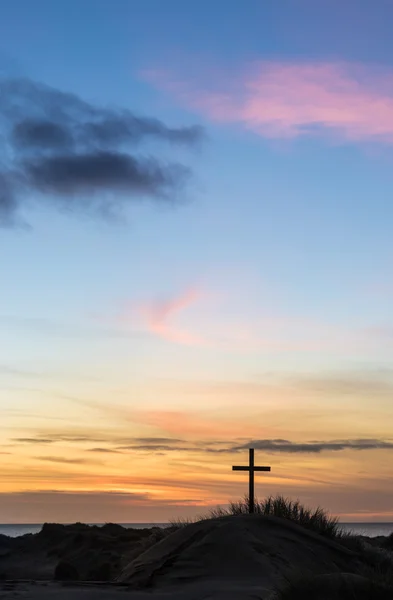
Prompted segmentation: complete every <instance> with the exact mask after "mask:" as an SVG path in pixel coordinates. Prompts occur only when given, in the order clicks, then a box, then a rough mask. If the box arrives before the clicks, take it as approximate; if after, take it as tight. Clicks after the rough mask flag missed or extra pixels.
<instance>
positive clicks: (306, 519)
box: [171, 496, 345, 539]
mask: <svg viewBox="0 0 393 600" xmlns="http://www.w3.org/2000/svg"><path fill="white" fill-rule="evenodd" d="M248 512H249V502H248V498H247V497H246V498H244V499H243V500H239V501H237V502H230V503H229V506H228V508H222V507H221V506H218V507H217V508H213V509H212V510H210V511H209V513H208V514H207V515H202V516H200V517H197V518H196V519H184V520H182V519H178V520H175V521H171V525H172V528H173V529H177V528H179V527H184V526H186V525H189V524H190V523H193V522H195V521H201V520H204V519H217V518H221V517H228V516H234V517H236V516H238V515H244V514H248ZM254 512H255V514H257V515H267V516H274V517H279V518H281V519H288V520H289V521H292V522H294V523H297V524H298V525H301V526H302V527H305V528H306V529H310V530H312V531H315V532H316V533H319V534H320V535H323V536H324V537H328V538H331V539H341V538H343V537H344V536H345V534H344V533H343V531H342V529H341V527H340V524H339V521H338V519H337V518H336V517H332V516H330V515H329V514H328V513H327V512H326V511H325V510H323V509H322V508H320V507H317V508H315V509H311V508H308V507H306V506H303V504H301V503H300V502H299V500H295V501H294V500H290V499H289V498H285V497H284V496H269V497H268V498H265V499H264V500H262V501H260V502H259V501H256V502H255V505H254Z"/></svg>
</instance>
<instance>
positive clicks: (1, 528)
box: [0, 523, 393, 537]
mask: <svg viewBox="0 0 393 600" xmlns="http://www.w3.org/2000/svg"><path fill="white" fill-rule="evenodd" d="M91 525H98V526H102V525H103V523H91ZM120 525H122V526H123V527H126V528H127V529H143V528H145V527H168V526H169V523H120ZM341 526H342V528H343V529H344V530H345V531H348V532H350V533H353V534H355V535H366V536H368V537H377V536H379V535H385V536H388V535H390V534H391V533H393V523H341ZM41 528H42V523H41V524H34V525H0V535H1V534H3V535H8V536H10V537H18V536H20V535H25V534H26V533H38V532H39V531H41Z"/></svg>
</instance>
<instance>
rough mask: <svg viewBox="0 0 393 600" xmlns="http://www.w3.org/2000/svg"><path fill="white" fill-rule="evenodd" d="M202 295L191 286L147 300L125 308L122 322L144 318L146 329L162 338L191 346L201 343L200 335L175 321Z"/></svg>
mask: <svg viewBox="0 0 393 600" xmlns="http://www.w3.org/2000/svg"><path fill="white" fill-rule="evenodd" d="M201 296H202V293H201V292H200V290H198V289H196V288H190V289H188V290H186V291H184V292H183V293H182V294H180V295H178V296H174V297H172V298H168V299H160V300H156V301H152V302H145V303H143V304H140V305H139V306H137V307H134V306H131V307H130V308H128V307H127V308H126V309H125V310H123V312H122V314H121V315H120V317H119V321H120V323H122V324H126V325H128V324H131V325H132V323H133V322H136V321H139V320H142V322H143V324H144V326H145V328H146V330H147V331H148V332H149V333H150V334H152V335H154V336H156V337H159V338H161V339H164V340H166V341H168V342H172V343H176V344H184V345H189V346H194V345H200V344H202V343H203V340H202V338H201V337H200V336H198V335H196V334H193V333H190V332H189V331H186V330H184V329H182V328H180V327H178V326H176V324H175V323H174V321H175V320H176V317H178V316H179V315H181V314H182V313H183V312H184V311H185V310H186V309H188V308H190V307H192V306H193V305H194V304H195V303H196V302H197V301H198V300H199V299H200V298H201Z"/></svg>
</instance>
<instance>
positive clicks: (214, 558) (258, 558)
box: [0, 515, 362, 600]
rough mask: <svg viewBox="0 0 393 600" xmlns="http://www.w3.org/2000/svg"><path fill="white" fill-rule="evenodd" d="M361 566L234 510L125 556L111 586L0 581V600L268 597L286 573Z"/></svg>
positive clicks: (278, 522) (354, 556)
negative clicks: (234, 514)
mask: <svg viewBox="0 0 393 600" xmlns="http://www.w3.org/2000/svg"><path fill="white" fill-rule="evenodd" d="M361 566H362V562H361V557H360V555H359V554H358V553H356V552H353V551H351V550H349V549H347V548H346V547H344V546H343V545H341V544H339V543H338V542H335V541H332V540H330V539H327V538H324V537H322V536H320V535H319V534H316V533H314V532H312V531H308V530H306V529H304V528H302V527H300V526H298V525H296V524H294V523H292V522H290V521H287V520H284V519H278V518H275V517H266V516H258V515H242V516H238V517H224V518H219V519H210V520H206V521H200V522H198V523H194V524H191V525H188V526H186V527H184V528H180V529H178V530H177V531H175V532H174V533H171V534H170V535H168V536H167V537H166V538H164V539H162V540H161V541H159V542H158V543H156V544H154V545H153V546H151V547H150V548H149V549H147V550H146V551H144V552H143V553H142V554H139V555H138V557H137V558H134V559H133V560H130V561H129V563H128V564H126V566H125V568H124V569H123V571H122V573H121V575H120V576H118V577H117V582H116V584H117V585H113V586H110V585H103V584H101V585H92V584H89V585H86V584H77V583H75V584H70V583H68V584H63V585H62V584H56V583H53V582H50V583H48V584H44V583H43V582H41V583H38V584H37V583H36V584H34V585H33V584H31V585H30V584H27V583H17V584H10V583H7V584H5V583H4V584H3V586H2V585H1V584H0V597H1V598H4V599H10V598H26V599H31V600H66V599H71V600H101V598H102V599H103V600H104V599H105V600H119V598H121V597H123V598H124V597H125V595H124V594H126V596H127V597H129V598H130V599H131V600H147V599H149V600H171V599H172V600H186V599H187V600H205V599H207V598H210V599H216V600H247V599H248V598H249V599H251V598H254V599H255V598H259V599H260V600H268V599H269V598H271V595H272V591H273V589H274V588H275V587H276V586H277V584H279V583H280V582H282V581H283V579H285V577H286V576H287V575H288V574H290V573H293V572H294V571H296V572H297V573H298V574H299V573H302V574H312V575H318V574H322V575H323V574H338V573H345V572H346V573H355V572H359V569H361ZM335 576H336V575H333V578H334V577H335ZM322 581H323V579H322ZM7 586H8V587H7ZM119 594H120V596H119Z"/></svg>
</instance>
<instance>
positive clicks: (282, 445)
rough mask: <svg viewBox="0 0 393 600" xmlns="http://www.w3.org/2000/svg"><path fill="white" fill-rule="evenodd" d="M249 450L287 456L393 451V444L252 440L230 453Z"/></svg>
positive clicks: (374, 441)
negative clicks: (328, 452) (283, 453)
mask: <svg viewBox="0 0 393 600" xmlns="http://www.w3.org/2000/svg"><path fill="white" fill-rule="evenodd" d="M247 448H255V449H256V450H264V451H265V452H285V453H287V454H319V453H320V452H327V451H330V452H339V451H342V450H393V442H390V441H384V440H372V439H357V440H333V441H311V442H304V443H295V442H290V441H288V440H280V439H278V440H251V441H250V442H249V443H248V444H244V445H242V446H234V447H232V448H231V449H230V450H229V452H239V451H241V450H245V449H247Z"/></svg>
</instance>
